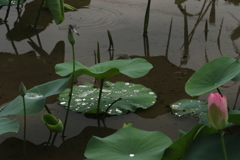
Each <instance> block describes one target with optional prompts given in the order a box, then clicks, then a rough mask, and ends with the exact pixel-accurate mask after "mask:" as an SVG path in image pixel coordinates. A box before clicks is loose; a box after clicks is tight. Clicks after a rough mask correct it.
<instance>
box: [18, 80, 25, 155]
mask: <svg viewBox="0 0 240 160" xmlns="http://www.w3.org/2000/svg"><path fill="white" fill-rule="evenodd" d="M26 92H27V89H26V87H25V86H24V84H23V83H22V82H21V83H20V87H19V93H20V96H21V97H22V101H23V116H24V119H23V123H24V128H23V132H24V134H23V150H24V159H26V158H27V147H26V130H27V128H26V127H27V126H26V123H27V119H26V101H25V95H26Z"/></svg>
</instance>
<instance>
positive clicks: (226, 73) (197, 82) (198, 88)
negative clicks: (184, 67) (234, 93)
mask: <svg viewBox="0 0 240 160" xmlns="http://www.w3.org/2000/svg"><path fill="white" fill-rule="evenodd" d="M239 72H240V64H239V62H238V60H236V59H234V58H231V57H220V58H217V59H215V60H213V61H211V62H209V63H207V64H205V65H204V66H203V67H201V68H200V69H199V70H198V71H196V72H195V73H194V74H193V75H192V76H191V77H190V78H189V80H188V81H187V83H186V85H185V91H186V92H187V94H189V95H190V96H199V95H202V94H204V93H207V92H210V91H212V90H214V89H216V88H218V87H220V86H221V85H223V84H225V83H226V82H228V81H230V80H231V79H233V78H234V77H236V76H237V75H238V74H239Z"/></svg>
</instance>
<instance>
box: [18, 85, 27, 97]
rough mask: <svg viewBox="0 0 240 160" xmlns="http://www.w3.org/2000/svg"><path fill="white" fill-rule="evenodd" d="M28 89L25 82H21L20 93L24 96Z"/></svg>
mask: <svg viewBox="0 0 240 160" xmlns="http://www.w3.org/2000/svg"><path fill="white" fill-rule="evenodd" d="M26 92H27V89H26V87H25V86H24V84H23V83H22V82H21V83H20V86H19V93H20V95H21V96H22V97H24V96H25V95H26Z"/></svg>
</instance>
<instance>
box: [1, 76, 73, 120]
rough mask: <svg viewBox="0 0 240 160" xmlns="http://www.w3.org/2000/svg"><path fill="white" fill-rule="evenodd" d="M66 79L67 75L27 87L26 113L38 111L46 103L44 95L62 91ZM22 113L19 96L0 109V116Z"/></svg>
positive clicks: (47, 95) (21, 103)
mask: <svg viewBox="0 0 240 160" xmlns="http://www.w3.org/2000/svg"><path fill="white" fill-rule="evenodd" d="M68 81H69V77H67V78H62V79H57V80H54V81H50V82H47V83H44V84H42V85H39V86H35V87H33V88H32V89H29V90H28V91H27V94H26V95H25V100H26V112H27V114H35V113H38V112H40V111H41V110H42V109H43V107H44V106H45V104H46V102H45V101H46V97H49V96H52V95H55V94H59V93H61V92H63V91H64V89H66V87H67V85H68ZM23 113H24V112H23V99H22V97H21V96H18V97H17V98H15V99H14V100H13V101H11V102H10V103H9V104H7V105H6V106H4V107H2V108H1V109H0V116H7V115H21V114H23Z"/></svg>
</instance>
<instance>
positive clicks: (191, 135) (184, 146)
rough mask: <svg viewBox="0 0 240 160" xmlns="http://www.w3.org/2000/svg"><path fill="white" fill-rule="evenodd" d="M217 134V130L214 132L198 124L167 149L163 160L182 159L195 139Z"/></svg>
mask: <svg viewBox="0 0 240 160" xmlns="http://www.w3.org/2000/svg"><path fill="white" fill-rule="evenodd" d="M216 132H217V131H216V130H213V129H211V128H209V127H207V126H205V125H203V124H196V125H195V126H194V127H192V128H191V129H190V130H189V131H188V132H187V133H185V134H184V135H182V136H181V137H180V138H179V139H178V140H176V141H175V142H174V143H172V144H171V145H170V146H169V147H168V148H167V150H166V151H165V153H164V156H163V158H162V160H173V159H174V160H175V159H176V160H177V159H181V158H182V157H183V156H184V155H185V154H186V152H187V151H188V149H189V147H190V146H191V144H192V142H193V141H194V140H195V139H198V138H200V137H202V136H205V135H208V134H212V133H216ZM193 159H194V158H193ZM194 160H195V159H194Z"/></svg>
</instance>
